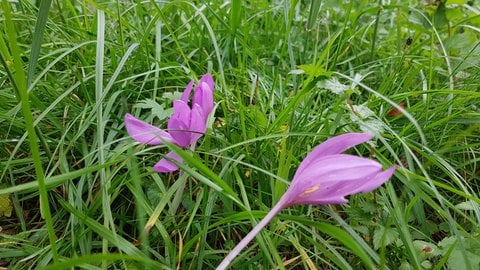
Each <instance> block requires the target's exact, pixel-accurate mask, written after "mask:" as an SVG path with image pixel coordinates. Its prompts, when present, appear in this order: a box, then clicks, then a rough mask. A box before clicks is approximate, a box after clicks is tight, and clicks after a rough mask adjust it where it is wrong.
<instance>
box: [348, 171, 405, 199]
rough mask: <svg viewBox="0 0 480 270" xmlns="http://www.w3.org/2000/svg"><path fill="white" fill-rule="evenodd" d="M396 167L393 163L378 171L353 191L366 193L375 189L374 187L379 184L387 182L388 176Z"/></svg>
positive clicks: (390, 175)
mask: <svg viewBox="0 0 480 270" xmlns="http://www.w3.org/2000/svg"><path fill="white" fill-rule="evenodd" d="M396 169H397V166H395V165H394V166H392V167H390V168H388V169H387V170H385V171H382V172H380V173H378V174H377V175H375V177H374V178H373V179H370V180H369V181H367V182H366V183H365V184H364V185H362V186H361V187H360V188H359V189H358V190H356V191H355V193H357V192H363V193H367V192H371V191H373V190H375V189H376V188H378V187H379V186H381V185H383V184H384V183H385V182H387V180H388V179H390V177H392V175H393V173H394V172H395V170H396Z"/></svg>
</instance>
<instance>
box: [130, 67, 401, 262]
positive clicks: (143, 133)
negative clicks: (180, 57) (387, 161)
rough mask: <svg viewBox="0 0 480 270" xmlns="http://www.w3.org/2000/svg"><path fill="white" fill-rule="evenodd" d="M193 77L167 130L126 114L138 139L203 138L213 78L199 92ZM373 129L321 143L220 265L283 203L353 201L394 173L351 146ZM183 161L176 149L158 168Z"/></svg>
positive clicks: (184, 143) (184, 142) (182, 141)
mask: <svg viewBox="0 0 480 270" xmlns="http://www.w3.org/2000/svg"><path fill="white" fill-rule="evenodd" d="M192 88H193V81H191V82H190V83H189V84H188V85H187V87H186V89H185V91H184V92H183V94H182V97H181V99H179V100H175V101H174V102H173V110H174V113H173V115H172V116H171V117H170V119H169V121H168V125H167V128H168V129H167V130H166V131H165V130H163V129H160V128H158V127H155V126H152V125H150V124H148V123H145V122H143V121H141V120H139V119H137V118H135V117H133V116H132V115H131V114H126V115H125V126H126V129H127V132H128V134H129V135H130V137H132V138H133V139H134V140H135V141H137V142H140V143H144V144H148V145H159V144H162V143H163V142H165V141H167V142H170V143H173V144H175V145H177V146H179V147H181V148H187V147H189V146H190V147H191V148H192V149H194V148H195V145H196V143H197V141H198V139H199V138H200V137H201V136H202V135H203V134H205V132H206V129H207V120H208V116H209V115H210V113H211V112H212V110H213V106H214V104H213V89H214V83H213V78H212V76H211V75H210V74H206V75H204V76H203V77H202V78H201V79H200V81H199V83H198V85H197V87H196V88H195V90H194V93H193V99H192V102H191V103H190V104H189V100H190V95H191V92H192ZM372 137H373V135H371V134H368V133H347V134H343V135H339V136H336V137H332V138H330V139H328V140H327V141H325V142H323V143H322V144H320V145H318V146H317V147H315V148H314V149H313V150H312V151H311V152H310V153H309V154H308V155H307V156H306V157H305V158H304V159H303V161H302V162H301V164H300V166H299V167H298V169H297V171H296V173H295V175H294V177H293V180H292V182H291V184H290V186H289V188H288V189H287V191H286V192H285V193H284V194H283V196H282V197H281V198H280V200H279V201H278V203H277V204H276V205H275V206H274V207H273V208H272V209H271V210H270V212H269V213H268V214H267V215H266V216H265V217H264V219H263V220H261V221H260V222H259V223H258V225H257V226H256V227H255V228H253V229H252V230H251V231H250V233H249V234H247V235H246V236H245V238H243V239H242V241H241V242H240V243H239V244H238V245H237V246H236V247H235V248H234V249H233V250H232V251H231V252H230V253H229V254H228V255H227V257H225V259H224V260H223V261H222V263H221V264H220V265H219V266H218V268H217V269H225V268H226V267H227V266H228V264H229V263H230V262H231V261H232V260H233V259H234V258H235V257H236V256H237V255H238V253H239V252H240V251H241V250H242V249H243V248H244V247H245V246H246V245H247V244H248V243H249V242H250V241H251V240H252V239H253V238H254V237H255V235H257V234H258V233H259V232H260V230H261V229H262V228H263V227H264V226H265V225H267V224H268V222H269V221H270V220H271V219H272V218H273V217H274V216H275V215H277V214H278V213H279V212H280V211H281V210H282V209H284V208H286V207H289V206H292V205H298V204H312V205H320V204H341V203H347V202H348V200H347V199H346V198H345V196H348V195H352V194H355V193H359V192H363V193H365V192H370V191H373V190H374V189H376V188H378V187H379V186H381V185H382V184H383V183H385V182H386V181H387V180H388V179H389V178H390V177H391V176H392V175H393V173H394V171H395V169H396V166H392V167H390V168H388V169H387V170H383V169H382V165H381V164H380V163H378V162H377V161H375V160H372V159H368V158H362V157H358V156H354V155H349V154H342V153H343V152H344V151H345V150H347V149H349V148H351V147H354V146H356V145H358V144H361V143H364V142H366V141H368V140H370V139H372ZM173 160H174V161H175V162H180V163H181V162H183V160H182V158H181V157H179V156H178V155H177V154H175V153H174V152H169V153H168V154H167V155H166V157H164V158H162V159H161V160H160V161H159V162H157V163H156V164H155V165H154V166H153V169H154V170H155V171H158V172H163V173H165V172H172V171H175V170H177V169H178V166H177V164H175V162H172V161H173Z"/></svg>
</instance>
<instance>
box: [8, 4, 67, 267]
mask: <svg viewBox="0 0 480 270" xmlns="http://www.w3.org/2000/svg"><path fill="white" fill-rule="evenodd" d="M2 8H3V12H4V16H5V24H6V30H7V39H8V41H9V42H8V44H9V45H10V50H11V54H12V57H13V61H14V63H13V66H14V68H15V72H14V78H15V84H16V85H17V87H18V92H19V95H20V99H21V107H22V113H23V116H24V120H25V128H26V130H27V133H28V138H29V145H30V151H31V155H32V159H33V163H34V167H35V175H36V178H37V181H38V189H39V194H40V210H41V214H42V217H43V218H44V219H45V225H46V229H47V232H48V238H49V241H50V249H51V251H52V257H53V260H54V261H55V262H56V261H58V251H57V246H56V239H57V238H56V236H55V228H54V223H53V219H52V215H51V211H50V204H49V201H48V193H47V187H46V185H45V175H44V171H43V164H42V158H41V154H40V147H39V145H38V138H37V134H36V133H35V126H34V120H33V114H32V110H31V107H30V100H29V97H28V92H27V77H26V74H25V70H24V67H23V61H22V56H21V50H20V47H19V46H18V43H17V35H16V27H15V25H14V23H13V17H12V13H11V10H10V4H9V3H8V1H6V0H3V1H2Z"/></svg>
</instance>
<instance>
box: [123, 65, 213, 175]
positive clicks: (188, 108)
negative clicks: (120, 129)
mask: <svg viewBox="0 0 480 270" xmlns="http://www.w3.org/2000/svg"><path fill="white" fill-rule="evenodd" d="M213 87H214V84H213V78H212V75H210V74H205V75H203V76H202V78H201V79H200V81H199V82H198V85H197V87H196V88H195V91H194V93H193V100H192V103H191V104H189V100H190V94H191V92H192V88H193V80H192V81H190V83H189V84H188V85H187V87H186V88H185V91H184V92H183V94H182V97H181V99H178V100H174V101H173V114H172V116H170V119H169V120H168V124H167V128H168V129H167V131H165V130H162V129H160V128H158V127H155V126H153V125H150V124H148V123H145V122H143V121H141V120H139V119H137V118H135V117H134V116H133V115H131V114H129V113H127V114H125V127H126V129H127V133H128V135H130V137H132V138H133V139H134V140H135V141H137V142H140V143H144V144H148V145H159V144H162V143H163V141H167V142H170V143H173V144H176V145H177V146H179V147H182V148H186V147H188V146H191V147H192V148H194V147H195V145H196V143H197V141H198V139H200V137H202V136H203V134H204V133H205V131H206V130H207V120H208V116H209V115H210V113H211V112H212V110H213ZM169 159H174V160H176V161H178V162H180V163H181V162H183V160H182V158H181V157H179V156H178V155H177V154H175V153H174V152H169V153H168V154H167V158H162V159H161V160H160V161H159V162H157V163H156V164H155V165H154V166H153V169H154V170H155V171H157V172H163V173H166V172H172V171H175V170H177V169H178V166H177V165H176V164H175V163H173V162H171V161H170V160H169Z"/></svg>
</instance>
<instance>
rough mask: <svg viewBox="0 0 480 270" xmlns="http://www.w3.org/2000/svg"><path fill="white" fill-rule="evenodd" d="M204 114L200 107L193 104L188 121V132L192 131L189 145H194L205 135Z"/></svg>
mask: <svg viewBox="0 0 480 270" xmlns="http://www.w3.org/2000/svg"><path fill="white" fill-rule="evenodd" d="M205 117H206V116H205V115H204V112H203V110H202V108H200V105H198V104H193V109H192V114H191V119H190V128H189V130H190V131H192V132H191V133H190V134H191V137H190V145H195V144H196V143H197V141H198V139H200V137H202V136H203V134H205V131H207V125H206V119H205Z"/></svg>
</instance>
